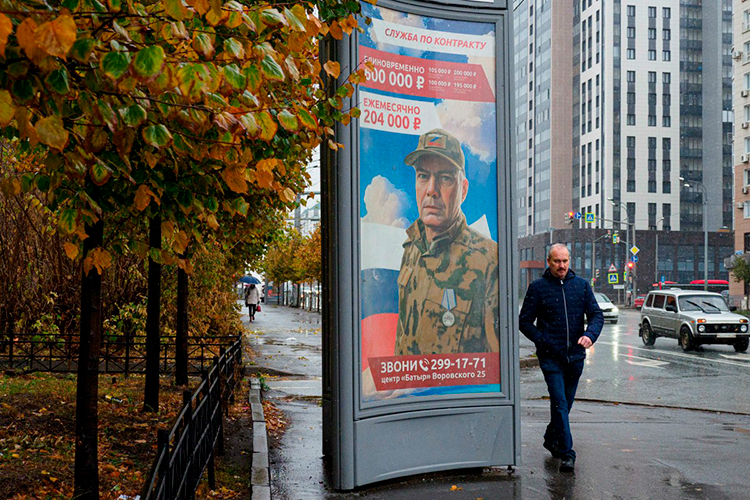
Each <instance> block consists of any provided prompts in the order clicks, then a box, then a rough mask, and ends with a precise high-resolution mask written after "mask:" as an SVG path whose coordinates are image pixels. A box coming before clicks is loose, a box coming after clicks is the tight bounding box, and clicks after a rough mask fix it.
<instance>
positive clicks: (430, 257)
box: [359, 4, 500, 403]
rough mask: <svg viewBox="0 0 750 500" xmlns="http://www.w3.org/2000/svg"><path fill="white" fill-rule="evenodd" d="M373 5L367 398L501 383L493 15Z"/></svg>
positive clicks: (365, 215) (363, 183)
mask: <svg viewBox="0 0 750 500" xmlns="http://www.w3.org/2000/svg"><path fill="white" fill-rule="evenodd" d="M363 15H365V16H368V17H370V18H371V19H372V23H371V24H369V25H368V26H367V29H366V32H365V33H363V34H361V35H360V37H359V56H360V64H361V65H365V64H366V63H367V68H368V71H367V82H366V83H364V84H362V85H361V87H360V93H359V95H360V100H359V108H360V110H361V116H360V119H359V126H360V213H361V221H360V227H361V233H360V234H361V246H360V256H361V260H360V262H361V268H360V271H361V272H360V291H361V342H360V346H361V352H360V363H361V364H360V368H361V370H362V377H361V380H362V385H361V394H362V401H363V402H364V403H368V402H376V401H383V400H387V399H394V398H403V397H414V396H422V397H424V396H435V395H447V394H470V393H471V394H475V393H495V392H498V391H500V366H499V365H500V362H499V339H498V323H497V317H498V314H497V313H498V246H497V225H498V220H497V212H498V210H497V206H498V205H497V204H498V199H497V192H498V186H497V126H496V123H497V116H496V113H497V109H496V98H495V94H494V88H495V25H494V24H491V23H483V22H466V21H455V20H445V19H439V18H433V17H426V16H419V15H414V14H407V13H403V12H397V11H394V10H390V9H386V8H383V7H377V6H373V5H369V4H363Z"/></svg>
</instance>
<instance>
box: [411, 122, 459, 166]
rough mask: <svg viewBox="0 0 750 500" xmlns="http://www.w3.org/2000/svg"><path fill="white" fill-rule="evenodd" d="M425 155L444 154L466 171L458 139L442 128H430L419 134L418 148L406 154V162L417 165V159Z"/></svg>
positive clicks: (444, 156)
mask: <svg viewBox="0 0 750 500" xmlns="http://www.w3.org/2000/svg"><path fill="white" fill-rule="evenodd" d="M425 155H438V156H442V157H443V158H445V159H446V160H448V161H449V162H451V163H452V164H454V165H455V166H456V168H458V169H459V170H461V171H465V168H464V165H465V163H466V161H465V159H464V152H463V151H462V150H461V143H460V142H459V140H458V139H456V138H455V137H453V136H452V135H451V134H449V133H448V132H446V131H445V130H443V129H441V128H436V129H433V130H430V131H429V132H426V133H424V134H422V135H420V136H419V143H418V144H417V149H415V150H414V151H412V152H411V153H409V154H408V155H406V158H404V163H406V164H407V165H411V166H412V167H414V166H416V164H417V160H419V159H420V158H421V157H423V156H425Z"/></svg>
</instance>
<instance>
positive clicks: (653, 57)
mask: <svg viewBox="0 0 750 500" xmlns="http://www.w3.org/2000/svg"><path fill="white" fill-rule="evenodd" d="M648 60H649V61H656V50H655V49H649V51H648Z"/></svg>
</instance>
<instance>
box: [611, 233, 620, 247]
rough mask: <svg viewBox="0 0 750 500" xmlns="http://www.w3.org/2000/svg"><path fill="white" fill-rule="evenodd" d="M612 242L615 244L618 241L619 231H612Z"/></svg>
mask: <svg viewBox="0 0 750 500" xmlns="http://www.w3.org/2000/svg"><path fill="white" fill-rule="evenodd" d="M612 243H613V244H615V245H616V244H618V243H620V233H618V232H617V231H615V232H614V233H612Z"/></svg>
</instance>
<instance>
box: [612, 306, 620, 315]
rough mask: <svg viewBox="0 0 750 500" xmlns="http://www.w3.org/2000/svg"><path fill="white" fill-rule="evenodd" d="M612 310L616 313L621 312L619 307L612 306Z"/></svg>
mask: <svg viewBox="0 0 750 500" xmlns="http://www.w3.org/2000/svg"><path fill="white" fill-rule="evenodd" d="M612 312H613V313H615V314H619V312H620V310H619V309H618V308H616V307H613V308H612Z"/></svg>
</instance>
